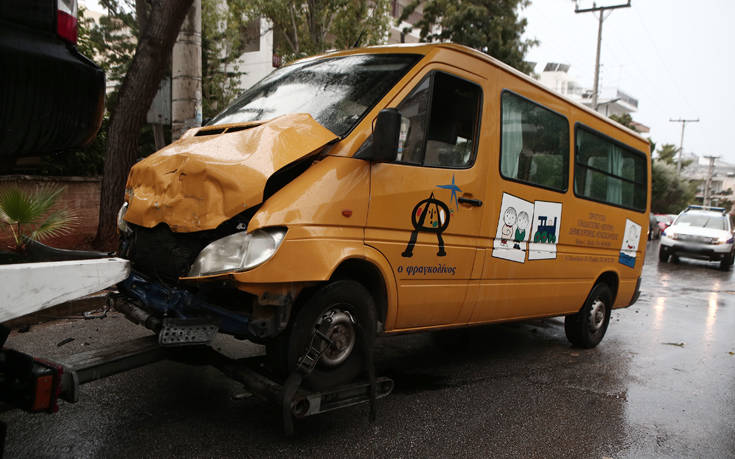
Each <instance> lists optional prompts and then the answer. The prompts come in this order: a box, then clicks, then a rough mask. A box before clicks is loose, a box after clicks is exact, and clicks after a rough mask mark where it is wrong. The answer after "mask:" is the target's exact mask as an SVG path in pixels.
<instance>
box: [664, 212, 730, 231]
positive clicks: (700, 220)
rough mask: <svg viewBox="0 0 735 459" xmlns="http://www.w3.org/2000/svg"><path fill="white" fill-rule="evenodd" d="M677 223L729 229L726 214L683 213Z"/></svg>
mask: <svg viewBox="0 0 735 459" xmlns="http://www.w3.org/2000/svg"><path fill="white" fill-rule="evenodd" d="M676 224H677V225H683V226H696V227H699V228H712V229H717V230H725V231H727V222H726V221H725V216H724V215H705V214H681V215H680V216H679V218H678V219H677V220H676Z"/></svg>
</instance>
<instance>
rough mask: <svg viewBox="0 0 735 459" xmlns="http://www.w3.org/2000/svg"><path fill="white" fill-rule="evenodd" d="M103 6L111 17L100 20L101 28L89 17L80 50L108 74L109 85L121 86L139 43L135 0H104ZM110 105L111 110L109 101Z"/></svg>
mask: <svg viewBox="0 0 735 459" xmlns="http://www.w3.org/2000/svg"><path fill="white" fill-rule="evenodd" d="M99 3H100V5H102V6H103V7H104V8H105V9H106V11H107V15H104V16H102V17H100V19H99V24H95V23H94V21H92V20H91V19H89V18H86V17H85V18H84V19H83V20H82V21H81V22H84V23H85V28H84V29H81V28H80V30H79V46H80V49H84V50H86V51H87V52H88V53H89V54H87V56H89V57H90V58H91V59H92V60H94V61H95V62H96V63H97V65H99V66H100V67H102V69H103V70H104V71H105V75H106V77H107V84H108V85H110V84H112V85H116V86H117V85H119V84H120V83H121V82H122V80H123V78H124V77H125V74H126V73H127V71H128V67H130V63H131V62H132V61H133V55H134V54H135V48H136V46H137V43H138V39H137V37H138V33H139V30H138V23H137V21H136V18H135V0H100V2H99ZM107 102H108V110H109V106H110V105H109V103H110V100H109V98H108V100H107ZM110 111H111V110H110Z"/></svg>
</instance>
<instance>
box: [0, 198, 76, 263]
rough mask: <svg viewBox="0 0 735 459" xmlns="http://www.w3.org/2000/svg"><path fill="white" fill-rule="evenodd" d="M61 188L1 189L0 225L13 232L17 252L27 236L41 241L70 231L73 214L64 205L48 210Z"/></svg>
mask: <svg viewBox="0 0 735 459" xmlns="http://www.w3.org/2000/svg"><path fill="white" fill-rule="evenodd" d="M63 191H64V188H63V187H53V186H45V187H38V188H36V189H35V190H33V191H24V190H21V189H20V188H18V187H8V188H5V189H3V190H0V224H2V226H3V227H5V228H6V229H7V231H8V232H9V233H10V234H11V235H12V237H13V241H14V242H15V249H16V250H17V251H22V250H23V248H24V245H25V240H26V239H31V240H35V241H41V240H44V239H48V238H50V237H56V236H61V235H64V234H68V233H69V232H70V230H71V226H72V224H73V223H75V222H76V219H77V218H76V216H75V215H73V214H72V213H71V212H70V211H68V210H67V209H63V208H61V209H55V210H51V208H52V207H54V204H56V201H57V199H58V198H59V196H60V195H61V193H62V192H63Z"/></svg>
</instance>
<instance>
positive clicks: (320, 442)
mask: <svg viewBox="0 0 735 459" xmlns="http://www.w3.org/2000/svg"><path fill="white" fill-rule="evenodd" d="M656 249H657V244H653V245H652V246H650V247H649V248H648V250H649V253H648V255H647V262H646V265H645V268H644V278H643V294H642V296H641V299H640V300H639V301H638V303H636V304H635V305H634V306H632V307H630V308H628V309H624V310H617V311H614V312H613V317H612V322H611V324H610V328H609V329H608V332H607V336H606V337H605V339H604V340H603V342H602V343H601V344H600V346H598V347H597V348H595V349H591V350H580V349H574V348H571V347H570V345H569V344H568V342H567V340H566V338H565V337H564V330H563V321H562V319H559V318H556V319H548V320H542V321H534V322H529V323H520V324H506V325H497V326H490V327H482V328H476V329H472V330H471V331H470V333H469V336H468V346H466V347H465V348H462V347H461V346H460V347H459V348H458V349H455V346H446V345H445V344H444V343H443V344H439V343H440V341H438V340H436V339H435V338H434V337H432V335H429V334H420V335H405V336H398V337H391V338H385V339H382V340H380V341H379V344H378V349H377V359H378V364H379V368H380V369H379V373H380V374H384V375H388V376H391V377H393V378H394V380H395V384H396V388H395V391H394V393H393V394H392V395H391V396H390V397H388V398H387V399H384V400H381V401H379V402H378V418H377V421H376V422H375V423H374V424H371V423H369V422H368V419H367V409H366V408H364V407H357V408H349V409H346V410H342V411H339V412H335V413H331V414H325V415H321V416H316V417H313V418H309V419H307V420H302V421H299V422H298V423H297V424H296V435H295V436H294V437H291V438H286V437H284V436H283V435H282V434H281V431H280V424H279V418H278V414H277V411H276V410H275V409H274V408H273V407H272V406H270V405H267V404H265V403H264V402H261V401H260V400H258V399H257V398H255V397H247V394H245V393H244V391H243V390H242V389H241V386H239V385H238V384H237V383H234V382H232V381H230V380H228V379H226V378H225V377H223V376H222V375H221V374H220V373H219V372H218V371H217V370H214V369H212V368H209V367H190V366H187V365H184V364H180V363H174V362H160V363H156V364H153V365H150V366H148V367H145V368H140V369H137V370H134V371H130V372H128V373H125V374H120V375H117V376H114V377H111V378H108V379H106V380H101V381H97V382H94V383H90V384H88V385H85V386H83V387H82V393H81V399H80V401H79V403H77V404H68V403H62V405H61V409H60V411H59V413H57V414H55V415H27V414H24V413H20V412H6V413H2V414H0V420H2V421H5V422H7V423H8V424H9V429H8V439H7V444H6V457H39V456H41V457H50V456H53V457H59V456H62V457H63V456H69V457H71V456H73V457H98V456H104V457H131V456H132V457H139V456H143V457H162V456H163V457H170V456H186V457H192V456H204V457H222V456H246V457H250V456H275V457H294V456H319V457H345V456H348V457H351V456H359V457H365V456H379V457H385V456H396V457H408V456H419V457H422V456H431V457H446V456H462V457H476V456H492V457H539V458H541V457H543V458H548V457H580V458H603V457H611V458H621V457H635V458H638V457H677V458H678V457H696V458H704V457H717V458H722V457H735V283H734V282H733V281H734V279H733V273H732V272H720V271H718V270H717V269H716V265H715V264H707V263H704V262H697V261H691V260H682V262H681V263H679V264H676V265H675V264H663V265H659V264H658V262H657V258H656V256H655V255H656V251H655V250H656ZM144 334H146V332H145V330H144V329H142V328H141V327H136V326H134V325H131V324H129V323H128V322H127V321H126V320H125V319H124V318H121V317H120V316H118V315H113V316H112V317H109V318H107V319H104V320H95V321H86V322H85V321H64V322H56V323H52V324H46V325H43V326H38V327H35V328H33V329H32V330H31V332H30V333H24V334H13V335H12V336H11V339H10V341H9V343H8V346H9V347H12V348H16V349H21V350H25V351H27V352H33V353H36V354H39V355H45V356H47V357H49V358H61V357H63V356H65V355H69V354H72V353H74V352H79V351H83V350H88V349H92V348H95V347H97V346H100V345H102V344H106V343H108V342H115V341H121V340H124V339H127V338H130V337H133V336H140V335H144ZM68 337H71V338H74V341H72V342H70V343H68V344H66V345H64V346H62V347H57V346H56V344H57V343H59V342H60V341H62V340H63V339H65V338H68ZM216 346H218V347H222V348H223V349H224V350H225V351H227V352H230V353H237V354H239V355H246V354H255V353H259V352H262V351H261V348H259V347H258V346H255V345H250V344H243V343H240V342H235V341H230V340H226V339H223V340H219V341H218V342H217V344H216Z"/></svg>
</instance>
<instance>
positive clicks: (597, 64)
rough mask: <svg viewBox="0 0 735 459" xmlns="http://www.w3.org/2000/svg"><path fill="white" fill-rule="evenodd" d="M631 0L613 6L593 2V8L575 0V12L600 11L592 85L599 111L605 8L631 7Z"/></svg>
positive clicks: (594, 104) (593, 102)
mask: <svg viewBox="0 0 735 459" xmlns="http://www.w3.org/2000/svg"><path fill="white" fill-rule="evenodd" d="M630 2H631V0H628V3H625V4H622V5H611V6H597V4H596V3H594V2H593V3H592V8H582V9H580V8H579V3H578V0H574V12H575V13H590V12H595V11H599V12H600V18H599V24H598V26H597V56H596V57H595V82H594V86H593V87H592V110H594V111H597V98H598V96H599V93H600V48H601V47H602V21H604V20H605V18H604V16H603V15H604V14H605V10H614V9H616V8H629V7H630Z"/></svg>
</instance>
